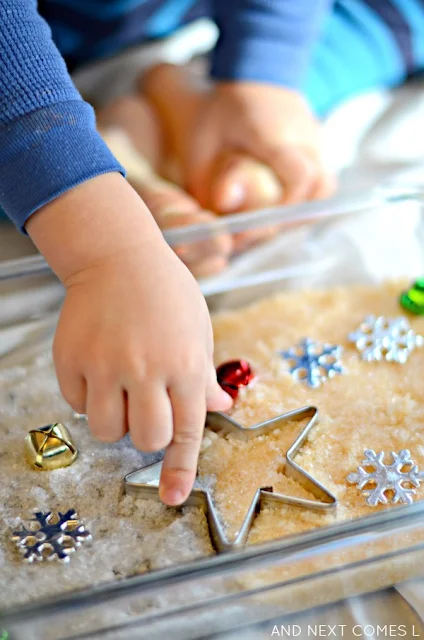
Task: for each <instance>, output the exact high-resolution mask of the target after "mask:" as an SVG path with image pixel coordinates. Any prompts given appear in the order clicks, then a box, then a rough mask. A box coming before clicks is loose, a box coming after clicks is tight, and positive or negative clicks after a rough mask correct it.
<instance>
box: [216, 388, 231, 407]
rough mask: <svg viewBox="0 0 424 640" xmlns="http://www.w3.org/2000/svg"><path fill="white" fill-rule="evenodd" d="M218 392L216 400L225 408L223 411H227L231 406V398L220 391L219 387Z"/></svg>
mask: <svg viewBox="0 0 424 640" xmlns="http://www.w3.org/2000/svg"><path fill="white" fill-rule="evenodd" d="M219 390H220V395H219V398H218V400H219V401H220V402H222V404H223V405H224V407H223V408H225V409H229V408H230V407H232V406H233V399H232V397H231V396H230V395H229V394H228V393H227V392H226V391H224V390H223V389H221V387H220V388H219Z"/></svg>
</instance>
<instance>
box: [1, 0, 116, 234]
mask: <svg viewBox="0 0 424 640" xmlns="http://www.w3.org/2000/svg"><path fill="white" fill-rule="evenodd" d="M110 171H119V172H121V173H124V169H123V168H122V167H121V165H120V164H119V163H118V162H117V160H116V159H115V158H114V156H113V155H112V153H111V152H110V151H109V149H108V148H107V146H106V144H105V143H104V142H103V140H102V139H101V137H100V136H99V134H98V133H97V131H96V126H95V117H94V112H93V109H92V108H91V107H90V105H88V104H87V103H86V102H84V101H83V100H82V98H81V96H80V95H79V93H78V92H77V90H76V89H75V87H74V85H73V83H72V80H71V78H70V77H69V75H68V72H67V70H66V66H65V63H64V61H63V59H62V57H61V56H60V54H59V52H58V50H57V49H56V47H55V45H54V43H53V41H52V38H51V33H50V29H49V27H48V26H47V24H46V22H45V21H44V20H43V19H42V18H41V17H40V16H39V14H38V12H37V7H36V0H0V206H1V207H2V208H3V209H4V210H5V211H6V213H7V215H8V216H9V217H10V218H11V219H12V220H13V221H14V222H15V224H16V225H17V226H18V227H20V228H21V229H24V225H25V222H26V220H27V219H28V217H29V216H30V215H31V214H32V213H34V212H35V211H36V210H37V209H39V208H40V207H41V206H43V205H44V204H46V203H48V202H50V201H51V200H53V199H54V198H56V197H57V196H58V195H60V194H62V193H64V192H65V191H67V190H68V189H71V188H72V187H74V186H76V185H78V184H80V183H81V182H84V181H85V180H88V179H90V178H93V177H95V176H97V175H100V174H102V173H107V172H110Z"/></svg>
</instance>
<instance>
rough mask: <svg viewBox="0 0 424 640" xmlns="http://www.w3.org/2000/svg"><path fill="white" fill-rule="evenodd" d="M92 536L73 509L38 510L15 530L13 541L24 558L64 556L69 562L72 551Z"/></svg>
mask: <svg viewBox="0 0 424 640" xmlns="http://www.w3.org/2000/svg"><path fill="white" fill-rule="evenodd" d="M89 540H91V534H90V533H89V532H88V531H87V530H86V529H85V527H84V525H83V524H82V522H81V521H80V520H78V516H77V514H76V512H75V511H74V510H73V509H69V511H67V512H66V513H60V512H59V514H58V517H57V518H55V517H54V515H53V514H52V513H51V512H48V513H42V512H41V511H38V512H37V513H35V514H34V517H33V518H32V519H31V520H30V522H29V527H26V526H25V525H22V527H21V529H20V530H19V531H14V532H13V535H12V541H13V542H15V543H16V546H17V547H18V548H19V551H20V552H21V553H22V554H23V556H24V558H25V560H27V561H28V562H33V561H34V560H36V561H38V562H41V561H43V560H55V559H56V558H57V559H58V560H61V561H62V562H69V555H70V554H71V553H73V552H74V551H75V549H76V548H77V547H79V546H80V545H81V543H82V542H84V541H89Z"/></svg>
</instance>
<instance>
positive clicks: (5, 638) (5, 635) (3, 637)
mask: <svg viewBox="0 0 424 640" xmlns="http://www.w3.org/2000/svg"><path fill="white" fill-rule="evenodd" d="M9 639H10V636H9V632H8V631H4V630H3V631H2V630H1V629H0V640H9Z"/></svg>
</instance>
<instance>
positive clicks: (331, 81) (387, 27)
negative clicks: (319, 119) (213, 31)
mask: <svg viewBox="0 0 424 640" xmlns="http://www.w3.org/2000/svg"><path fill="white" fill-rule="evenodd" d="M201 16H203V17H204V16H208V17H211V18H212V19H213V20H215V22H216V23H217V25H218V27H219V29H220V37H219V41H218V44H217V46H216V49H215V51H214V52H213V54H212V60H211V62H212V65H211V73H212V75H213V76H214V77H215V78H217V79H225V80H253V81H260V82H268V83H273V84H279V85H283V86H286V87H291V88H295V89H301V90H303V91H304V92H305V94H306V95H307V96H308V97H309V96H310V95H311V94H312V93H314V94H319V99H318V100H316V104H317V105H318V110H320V109H321V108H322V109H323V110H325V109H326V108H328V106H329V105H330V104H331V100H332V99H334V96H336V98H337V99H343V98H345V97H348V96H349V92H351V93H352V92H354V91H358V90H361V88H362V89H364V88H369V87H370V86H373V84H375V83H376V82H378V81H379V77H382V78H383V82H385V83H387V84H395V83H397V82H400V81H402V79H404V78H405V77H406V76H407V75H408V74H409V73H410V72H412V71H414V70H415V67H416V61H419V64H420V65H421V63H423V64H424V45H423V42H424V37H423V36H424V18H423V16H424V11H423V9H422V0H39V2H38V6H37V0H0V207H2V208H3V209H4V210H5V211H6V213H7V214H8V215H9V216H10V218H11V219H12V220H13V221H14V222H15V223H16V225H17V226H18V227H20V228H22V229H23V228H24V225H25V222H26V220H27V219H28V217H29V216H30V215H31V214H32V213H33V212H35V211H36V210H37V209H39V208H40V207H41V206H42V205H43V204H46V203H47V202H49V201H51V200H53V199H54V198H55V197H57V196H58V195H60V194H61V193H63V192H65V191H67V190H68V189H70V188H72V187H73V186H76V185H77V184H79V183H81V182H84V181H85V180H88V179H90V178H91V177H94V176H97V175H100V174H102V173H106V172H110V171H120V172H122V173H123V168H122V167H121V166H120V165H119V163H118V162H117V161H116V159H115V158H114V157H113V155H112V154H111V153H110V151H109V150H108V148H107V147H106V145H105V144H104V142H103V141H102V139H101V138H100V136H99V135H98V133H97V132H96V127H95V119H94V113H93V110H92V108H91V107H90V106H89V105H88V104H87V103H85V102H84V101H83V100H82V98H81V96H80V95H79V93H78V92H77V90H76V89H75V87H74V85H73V83H72V81H71V78H70V76H69V74H68V70H72V69H75V68H78V67H79V66H81V65H82V64H84V63H86V62H89V61H93V60H96V59H100V58H104V57H108V56H111V55H114V54H116V53H118V52H119V51H122V50H123V49H125V48H127V47H130V46H133V45H136V44H139V43H140V42H143V41H145V40H149V39H154V38H161V37H163V36H165V35H168V34H169V33H172V32H173V31H175V30H176V29H177V28H178V27H179V26H181V25H183V24H186V23H188V22H190V21H192V20H194V19H196V18H198V17H201ZM319 40H320V43H318V41H319ZM364 44H366V46H364ZM318 45H319V46H318ZM340 49H343V60H342V58H341V56H340ZM358 52H360V55H358ZM311 61H312V63H311ZM383 63H384V64H383ZM359 67H360V68H359ZM381 69H383V70H384V69H385V70H384V73H383V74H382V73H381ZM379 73H380V76H379ZM386 76H387V77H386Z"/></svg>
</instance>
